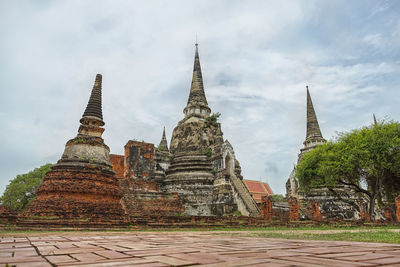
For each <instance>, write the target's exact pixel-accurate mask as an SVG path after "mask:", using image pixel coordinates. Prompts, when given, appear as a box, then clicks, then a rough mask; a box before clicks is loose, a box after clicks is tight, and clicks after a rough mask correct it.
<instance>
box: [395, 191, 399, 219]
mask: <svg viewBox="0 0 400 267" xmlns="http://www.w3.org/2000/svg"><path fill="white" fill-rule="evenodd" d="M394 203H395V205H396V221H397V222H400V195H399V196H398V197H396V199H395V200H394Z"/></svg>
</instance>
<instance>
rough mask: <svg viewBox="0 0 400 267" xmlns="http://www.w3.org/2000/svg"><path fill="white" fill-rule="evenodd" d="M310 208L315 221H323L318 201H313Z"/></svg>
mask: <svg viewBox="0 0 400 267" xmlns="http://www.w3.org/2000/svg"><path fill="white" fill-rule="evenodd" d="M310 210H311V219H312V220H313V221H317V222H320V221H322V214H321V211H320V207H319V203H318V202H311V204H310Z"/></svg>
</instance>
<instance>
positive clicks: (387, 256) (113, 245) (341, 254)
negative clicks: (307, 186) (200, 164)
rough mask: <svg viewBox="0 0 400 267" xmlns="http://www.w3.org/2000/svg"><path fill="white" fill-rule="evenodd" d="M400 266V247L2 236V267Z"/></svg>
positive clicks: (209, 237) (208, 235)
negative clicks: (197, 266) (198, 266)
mask: <svg viewBox="0 0 400 267" xmlns="http://www.w3.org/2000/svg"><path fill="white" fill-rule="evenodd" d="M7 264H8V265H9V266H33V267H35V266H190V265H205V266H321V265H325V266H342V267H344V266H400V245H394V244H381V243H359V242H339V241H299V240H284V239H271V238H259V237H246V236H244V235H242V234H235V233H233V234H229V235H226V234H222V233H216V232H152V233H150V232H128V233H122V232H114V233H110V232H98V233H96V232H90V233H79V232H71V233H69V232H67V233H49V234H34V233H33V234H28V235H25V236H17V237H11V236H6V235H4V236H2V237H0V265H1V266H6V265H7Z"/></svg>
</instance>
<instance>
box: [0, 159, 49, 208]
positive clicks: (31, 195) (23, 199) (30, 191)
mask: <svg viewBox="0 0 400 267" xmlns="http://www.w3.org/2000/svg"><path fill="white" fill-rule="evenodd" d="M51 165H52V164H46V165H43V166H41V167H39V168H36V169H34V170H33V171H30V172H28V173H26V174H20V175H17V177H15V178H14V179H13V180H11V182H10V184H9V185H8V186H7V188H6V190H5V191H4V194H3V196H2V197H1V202H2V204H3V205H4V206H7V207H8V208H9V209H11V210H16V211H23V210H24V209H25V208H26V206H27V205H28V204H29V202H30V201H32V200H33V199H35V197H36V189H37V187H38V186H39V185H40V183H41V182H42V180H43V178H44V176H45V174H46V172H48V171H50V167H51Z"/></svg>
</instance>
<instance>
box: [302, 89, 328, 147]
mask: <svg viewBox="0 0 400 267" xmlns="http://www.w3.org/2000/svg"><path fill="white" fill-rule="evenodd" d="M306 88H307V133H306V141H305V143H308V142H318V141H321V140H324V139H323V137H322V134H321V130H320V128H319V124H318V120H317V115H315V110H314V106H313V103H312V100H311V96H310V92H309V91H308V85H307V86H306Z"/></svg>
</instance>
